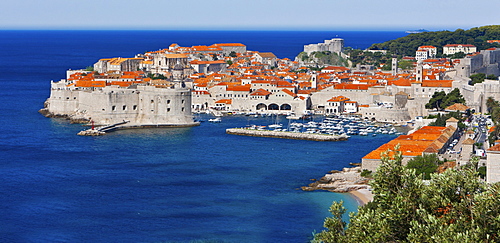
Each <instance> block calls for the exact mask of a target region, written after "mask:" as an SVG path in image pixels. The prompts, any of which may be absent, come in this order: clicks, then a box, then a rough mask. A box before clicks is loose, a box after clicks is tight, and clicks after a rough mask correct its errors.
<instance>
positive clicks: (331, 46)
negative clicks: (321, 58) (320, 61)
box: [304, 38, 344, 55]
mask: <svg viewBox="0 0 500 243" xmlns="http://www.w3.org/2000/svg"><path fill="white" fill-rule="evenodd" d="M343 49H344V39H341V38H333V39H331V40H325V42H323V43H318V44H309V45H304V52H306V53H307V54H308V55H309V54H311V53H312V52H319V51H330V52H335V53H337V54H340V53H341V52H342V50H343Z"/></svg>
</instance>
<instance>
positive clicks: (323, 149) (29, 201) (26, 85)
mask: <svg viewBox="0 0 500 243" xmlns="http://www.w3.org/2000/svg"><path fill="white" fill-rule="evenodd" d="M337 35H338V37H342V38H345V42H346V46H353V47H358V48H366V47H367V46H369V45H370V44H371V43H374V42H382V41H385V40H388V39H392V38H396V37H400V36H404V35H405V34H404V33H400V32H338V33H337V32H255V31H254V32H201V31H200V32H193V31H190V32H187V31H186V32H183V31H175V32H171V31H170V32H169V31H163V32H159V31H129V32H128V31H0V37H1V38H0V57H1V58H0V71H1V72H0V82H1V84H2V85H3V88H2V89H1V91H0V110H1V111H2V116H0V158H1V162H0V196H1V200H0V209H1V211H2V213H1V214H0V242H189V241H195V240H217V241H223V242H306V241H308V240H309V239H310V238H311V233H312V232H313V231H320V230H321V229H322V222H323V219H324V217H326V216H328V215H329V214H328V207H329V206H330V204H331V202H332V201H333V200H344V201H346V204H347V205H348V207H349V210H351V211H353V210H356V209H355V208H356V203H355V201H354V200H353V199H352V198H351V197H350V196H348V195H344V194H336V193H327V192H302V191H300V190H298V188H299V187H300V186H303V185H306V184H308V183H310V181H309V179H311V178H318V177H321V176H322V175H323V174H324V173H326V172H327V171H330V170H333V169H341V168H342V167H345V166H348V163H349V162H359V161H360V158H361V157H362V156H364V155H365V154H367V153H368V152H369V151H371V150H373V149H375V148H377V147H378V146H379V145H380V144H382V143H384V142H387V141H388V140H390V139H392V138H393V137H391V136H383V135H379V136H377V137H375V138H372V137H352V138H351V139H350V140H349V141H344V142H312V141H299V140H282V139H269V138H254V137H240V136H235V135H227V134H225V132H224V131H225V129H226V128H228V127H235V126H244V125H247V124H258V125H266V124H270V123H272V121H270V120H266V119H270V118H249V117H225V118H223V122H222V123H220V124H211V123H202V125H201V126H199V127H193V128H177V129H144V130H124V131H117V132H114V133H111V134H109V135H106V136H103V137H80V136H76V133H77V132H78V131H80V130H82V129H83V128H82V127H81V126H79V125H71V124H68V123H67V122H66V121H65V120H60V119H48V118H44V117H42V116H41V115H39V114H38V113H37V110H38V109H40V108H41V107H42V106H43V102H44V101H45V99H46V98H47V97H48V95H49V87H50V80H58V79H60V78H64V76H65V70H66V69H69V68H73V69H77V68H84V67H86V66H89V65H92V64H93V63H94V62H96V61H97V60H98V59H99V58H104V57H116V56H123V57H130V56H132V55H134V54H135V53H139V52H144V51H151V50H158V49H161V48H166V47H168V45H170V44H171V43H178V44H180V45H181V46H191V45H198V44H206V45H210V44H213V43H217V42H241V43H244V44H246V45H247V46H248V49H250V50H260V51H272V52H274V53H275V54H276V55H277V56H278V57H289V58H293V57H294V56H295V55H296V54H297V53H298V52H300V51H301V50H302V46H303V45H304V44H309V43H318V42H322V41H323V40H324V39H329V38H333V37H336V36H337Z"/></svg>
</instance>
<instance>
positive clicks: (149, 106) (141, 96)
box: [40, 70, 198, 127]
mask: <svg viewBox="0 0 500 243" xmlns="http://www.w3.org/2000/svg"><path fill="white" fill-rule="evenodd" d="M179 71H181V70H174V71H173V72H174V75H173V76H174V80H173V81H171V82H164V83H162V84H161V85H160V84H158V83H154V82H153V81H149V82H136V83H134V82H130V81H123V79H121V80H120V81H117V80H116V79H114V80H113V79H100V80H94V81H84V80H77V81H74V80H73V79H74V77H73V76H72V75H71V73H72V72H71V71H68V75H67V76H68V77H67V79H63V80H61V81H59V82H52V83H51V92H50V97H49V98H48V99H47V100H46V101H45V108H43V109H42V110H40V113H42V114H44V115H45V116H47V117H66V118H69V119H70V120H72V121H73V122H88V121H93V122H94V123H95V124H96V125H112V124H117V123H123V122H126V124H124V125H122V127H149V126H151V127H159V126H195V125H198V123H196V122H194V121H193V116H192V113H191V91H190V89H188V88H187V87H186V85H185V84H184V82H183V81H182V79H181V78H182V74H181V73H179ZM90 73H91V72H88V73H87V75H90ZM88 82H91V83H90V84H88Z"/></svg>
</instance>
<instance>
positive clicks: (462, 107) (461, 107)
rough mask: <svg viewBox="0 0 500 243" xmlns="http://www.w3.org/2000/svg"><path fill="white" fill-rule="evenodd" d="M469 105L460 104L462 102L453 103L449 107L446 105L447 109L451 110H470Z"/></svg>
mask: <svg viewBox="0 0 500 243" xmlns="http://www.w3.org/2000/svg"><path fill="white" fill-rule="evenodd" d="M468 109H469V107H468V106H466V105H464V104H460V103H455V104H453V105H450V106H448V107H446V109H445V110H449V111H466V110H468Z"/></svg>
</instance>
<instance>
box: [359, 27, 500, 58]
mask: <svg viewBox="0 0 500 243" xmlns="http://www.w3.org/2000/svg"><path fill="white" fill-rule="evenodd" d="M487 40H500V25H490V26H482V27H476V28H472V29H469V30H463V29H457V30H455V31H447V30H446V31H434V32H422V33H416V34H409V35H408V36H404V37H401V38H398V39H395V40H390V41H387V42H384V43H377V44H373V45H372V46H370V47H369V48H368V49H371V50H387V51H388V53H391V54H394V55H398V56H414V55H415V51H416V50H417V49H418V47H419V46H424V45H431V46H435V47H437V48H438V53H437V56H438V57H442V56H443V54H442V50H443V49H442V47H443V46H444V45H447V44H471V45H474V46H476V47H477V48H478V50H484V49H488V48H491V47H499V44H498V43H487V42H486V41H487Z"/></svg>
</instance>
